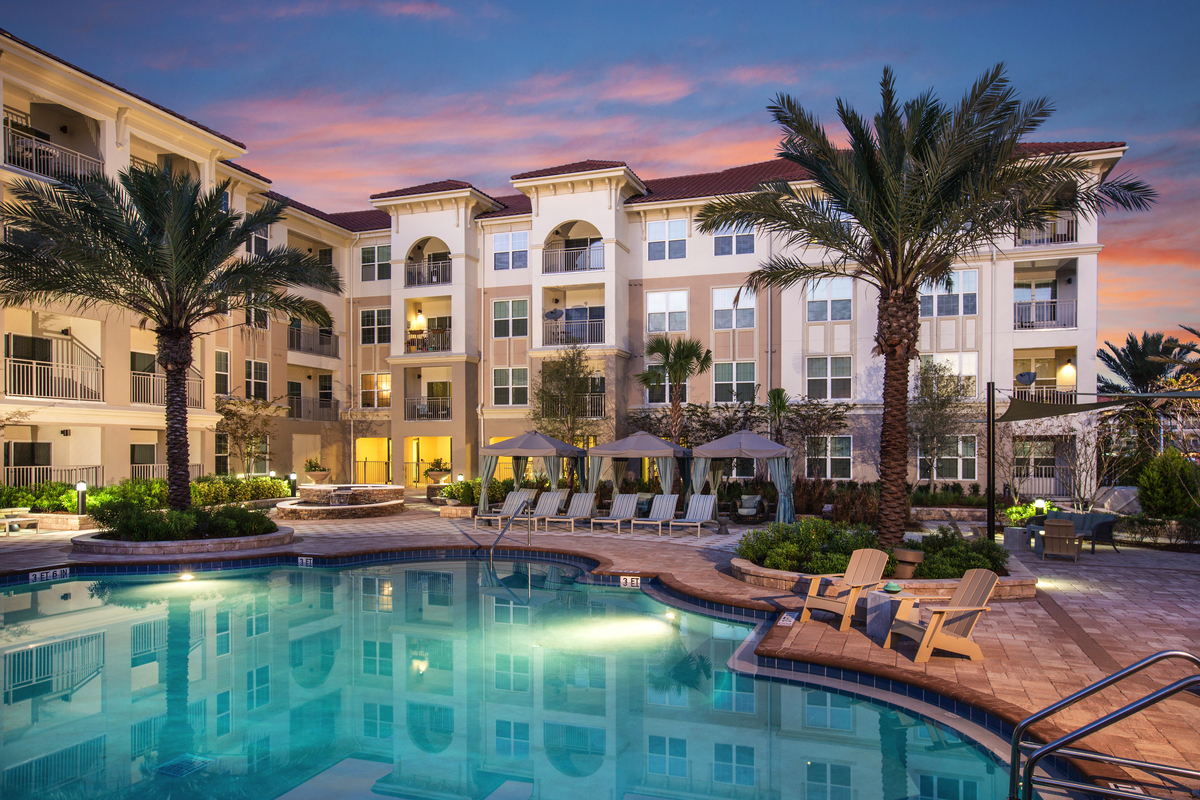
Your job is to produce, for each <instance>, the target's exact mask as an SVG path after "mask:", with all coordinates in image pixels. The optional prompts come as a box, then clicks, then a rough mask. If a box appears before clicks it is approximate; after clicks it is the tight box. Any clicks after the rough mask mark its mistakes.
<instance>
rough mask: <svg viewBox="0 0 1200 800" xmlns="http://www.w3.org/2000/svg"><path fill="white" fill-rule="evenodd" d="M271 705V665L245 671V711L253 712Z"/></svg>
mask: <svg viewBox="0 0 1200 800" xmlns="http://www.w3.org/2000/svg"><path fill="white" fill-rule="evenodd" d="M270 703H271V665H270V664H264V665H263V666H261V667H255V668H253V669H248V670H246V710H247V711H253V710H254V709H256V708H262V707H263V706H265V705H270Z"/></svg>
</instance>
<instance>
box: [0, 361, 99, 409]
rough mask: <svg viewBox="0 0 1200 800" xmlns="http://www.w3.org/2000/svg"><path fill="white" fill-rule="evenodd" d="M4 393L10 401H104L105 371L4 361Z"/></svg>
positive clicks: (37, 362) (84, 367) (45, 362)
mask: <svg viewBox="0 0 1200 800" xmlns="http://www.w3.org/2000/svg"><path fill="white" fill-rule="evenodd" d="M4 392H5V394H7V395H9V396H10V397H41V398H46V399H48V400H90V401H96V402H99V401H102V400H104V367H89V366H82V365H77V364H60V363H54V362H49V361H27V360H25V359H20V358H6V359H4Z"/></svg>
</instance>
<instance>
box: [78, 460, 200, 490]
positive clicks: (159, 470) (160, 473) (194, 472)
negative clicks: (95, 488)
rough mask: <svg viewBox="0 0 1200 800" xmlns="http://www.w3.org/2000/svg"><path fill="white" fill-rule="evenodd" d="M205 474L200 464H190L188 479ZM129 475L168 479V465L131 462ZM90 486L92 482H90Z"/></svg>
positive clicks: (149, 478)
mask: <svg viewBox="0 0 1200 800" xmlns="http://www.w3.org/2000/svg"><path fill="white" fill-rule="evenodd" d="M201 474H203V473H202V472H201V467H200V465H199V464H189V465H188V479H189V480H193V481H194V480H196V479H197V478H199V477H200V475H201ZM129 477H131V478H146V479H148V480H164V481H165V480H166V479H167V465H166V464H130V465H129ZM88 485H89V486H90V485H91V484H88Z"/></svg>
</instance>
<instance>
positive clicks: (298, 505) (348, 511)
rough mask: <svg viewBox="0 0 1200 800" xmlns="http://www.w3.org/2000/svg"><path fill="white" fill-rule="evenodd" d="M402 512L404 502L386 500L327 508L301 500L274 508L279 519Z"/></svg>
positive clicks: (344, 517) (373, 515)
mask: <svg viewBox="0 0 1200 800" xmlns="http://www.w3.org/2000/svg"><path fill="white" fill-rule="evenodd" d="M402 511H404V500H403V499H401V500H388V501H386V502H383V503H362V504H360V505H346V506H327V505H317V504H306V503H305V501H304V500H302V499H296V500H290V499H289V500H286V501H284V502H281V503H280V504H279V505H277V506H275V516H277V517H278V518H279V519H289V520H291V519H369V518H371V517H390V516H392V515H393V514H399V513H400V512H402Z"/></svg>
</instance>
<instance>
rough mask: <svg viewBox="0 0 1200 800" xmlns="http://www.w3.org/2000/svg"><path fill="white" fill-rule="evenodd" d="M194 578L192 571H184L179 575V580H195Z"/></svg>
mask: <svg viewBox="0 0 1200 800" xmlns="http://www.w3.org/2000/svg"><path fill="white" fill-rule="evenodd" d="M195 578H196V576H195V575H193V574H192V573H190V572H185V573H183V574H182V575H180V576H179V580H181V581H190V580H195Z"/></svg>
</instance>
